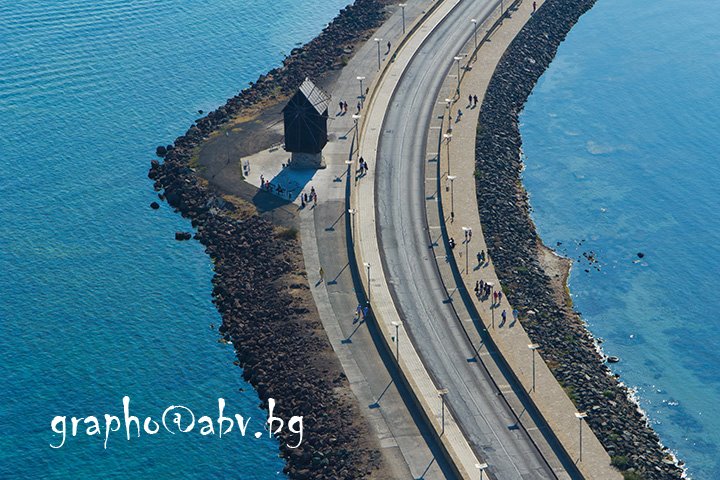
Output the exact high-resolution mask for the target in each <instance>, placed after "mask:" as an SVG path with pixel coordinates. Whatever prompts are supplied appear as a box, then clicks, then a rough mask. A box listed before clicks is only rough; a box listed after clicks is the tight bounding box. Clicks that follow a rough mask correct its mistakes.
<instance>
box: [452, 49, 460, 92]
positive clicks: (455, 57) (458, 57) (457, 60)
mask: <svg viewBox="0 0 720 480" xmlns="http://www.w3.org/2000/svg"><path fill="white" fill-rule="evenodd" d="M453 60H455V61H456V62H457V70H458V81H457V94H458V97H459V96H460V60H462V57H460V56H454V57H453Z"/></svg>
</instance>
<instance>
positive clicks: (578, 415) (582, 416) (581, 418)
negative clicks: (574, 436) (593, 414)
mask: <svg viewBox="0 0 720 480" xmlns="http://www.w3.org/2000/svg"><path fill="white" fill-rule="evenodd" d="M575 417H577V419H578V420H579V421H580V460H578V461H580V462H582V424H583V419H584V418H585V417H587V413H585V412H575Z"/></svg>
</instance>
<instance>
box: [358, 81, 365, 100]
mask: <svg viewBox="0 0 720 480" xmlns="http://www.w3.org/2000/svg"><path fill="white" fill-rule="evenodd" d="M357 79H358V81H359V82H360V97H358V98H360V105H361V106H362V105H363V104H364V103H365V90H363V88H362V82H363V80H365V77H357Z"/></svg>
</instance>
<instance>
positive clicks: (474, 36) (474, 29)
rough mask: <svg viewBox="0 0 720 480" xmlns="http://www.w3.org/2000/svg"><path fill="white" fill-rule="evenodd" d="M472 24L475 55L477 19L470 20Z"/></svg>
mask: <svg viewBox="0 0 720 480" xmlns="http://www.w3.org/2000/svg"><path fill="white" fill-rule="evenodd" d="M470 22H472V24H473V38H474V39H475V54H476V55H477V19H475V18H473V19H471V20H470Z"/></svg>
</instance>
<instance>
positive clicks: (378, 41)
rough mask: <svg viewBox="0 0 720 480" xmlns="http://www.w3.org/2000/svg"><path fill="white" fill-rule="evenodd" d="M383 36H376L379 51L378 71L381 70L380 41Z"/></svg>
mask: <svg viewBox="0 0 720 480" xmlns="http://www.w3.org/2000/svg"><path fill="white" fill-rule="evenodd" d="M381 40H382V38H377V37H375V43H377V51H378V71H380V41H381Z"/></svg>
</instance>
